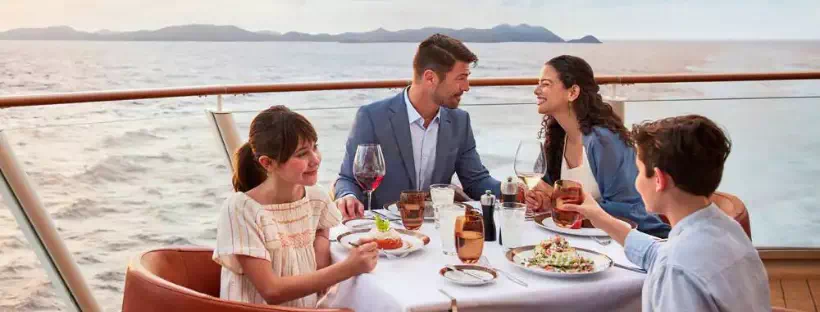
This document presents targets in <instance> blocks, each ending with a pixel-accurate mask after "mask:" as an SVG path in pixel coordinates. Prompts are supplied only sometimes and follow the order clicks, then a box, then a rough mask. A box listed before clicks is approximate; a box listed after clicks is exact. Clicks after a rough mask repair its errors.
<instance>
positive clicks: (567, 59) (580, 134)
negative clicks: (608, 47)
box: [526, 55, 670, 238]
mask: <svg viewBox="0 0 820 312" xmlns="http://www.w3.org/2000/svg"><path fill="white" fill-rule="evenodd" d="M598 90H599V87H598V84H597V83H595V77H594V75H593V72H592V67H590V66H589V64H588V63H587V62H586V61H584V60H583V59H582V58H579V57H576V56H571V55H561V56H558V57H555V58H553V59H551V60H549V62H547V63H546V64H545V65H544V67H543V69H542V70H541V77H540V79H539V82H538V86H537V87H536V88H535V92H534V93H535V96H536V97H537V98H538V113H539V114H544V121H543V122H542V125H543V127H542V129H541V131H540V133H539V137H542V138H545V142H544V154H545V155H546V159H547V174H546V175H545V176H544V179H543V181H541V182H539V184H538V185H537V186H536V187H535V188H534V189H533V191H531V192H528V193H527V199H526V202H527V206H528V207H529V208H530V209H533V210H548V209H550V208H551V203H550V202H551V200H550V199H551V197H550V196H551V195H552V186H551V185H552V184H553V183H554V182H555V181H557V180H560V179H566V180H574V181H578V182H581V184H582V185H583V187H584V191H586V192H589V193H590V194H591V195H592V197H593V198H595V200H596V201H597V202H598V203H599V204H600V205H601V207H603V209H604V210H605V211H606V212H607V213H609V214H611V215H613V216H616V217H623V218H626V219H629V220H632V221H635V222H636V223H637V224H638V230H640V231H642V232H645V233H648V234H651V235H654V236H657V237H661V238H665V237H666V236H667V235H668V234H669V229H670V227H669V225H667V224H665V223H663V222H662V221H661V219H660V218H658V216H655V215H650V214H648V213H647V212H646V208H645V207H644V203H643V200H641V196H640V195H639V194H638V191H637V190H636V189H635V176H636V175H637V174H638V169H637V167H636V165H635V150H634V146H633V141H632V138H631V137H630V134H629V131H628V130H627V129H626V127H625V126H624V122H623V119H621V117H619V116H618V115H616V114H615V112H614V111H613V110H612V107H610V106H609V104H607V103H604V101H603V99H602V98H601V95H600V94H599V93H598Z"/></svg>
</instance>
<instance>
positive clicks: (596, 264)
mask: <svg viewBox="0 0 820 312" xmlns="http://www.w3.org/2000/svg"><path fill="white" fill-rule="evenodd" d="M506 258H507V260H508V261H510V262H512V263H513V264H514V265H515V266H517V267H518V268H520V269H522V270H524V271H527V272H530V273H534V274H537V275H543V276H549V277H561V278H567V277H581V276H590V275H595V274H598V273H601V272H604V271H606V270H608V269H609V268H611V267H612V265H613V262H612V258H610V257H609V256H607V255H605V254H603V253H600V252H597V251H593V250H589V249H584V248H577V247H573V246H570V244H569V242H568V241H567V240H566V239H565V238H564V237H561V236H557V235H556V236H554V237H552V238H549V239H545V240H543V241H541V242H540V243H539V244H537V245H528V246H521V247H516V248H512V249H510V250H509V251H507V253H506Z"/></svg>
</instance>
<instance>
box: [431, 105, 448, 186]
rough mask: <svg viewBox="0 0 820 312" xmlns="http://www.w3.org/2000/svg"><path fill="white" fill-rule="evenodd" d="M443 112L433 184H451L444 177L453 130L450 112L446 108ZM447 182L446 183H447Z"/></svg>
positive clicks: (439, 125) (442, 108)
mask: <svg viewBox="0 0 820 312" xmlns="http://www.w3.org/2000/svg"><path fill="white" fill-rule="evenodd" d="M439 110H441V117H440V118H441V119H440V120H439V124H438V139H437V140H436V162H435V167H433V177H432V178H433V181H431V184H432V183H450V180H449V179H445V178H446V177H442V175H443V174H444V173H445V172H447V170H445V169H444V164H445V162H444V161H445V160H446V158H447V155H448V154H449V147H450V140H451V139H452V135H451V133H452V129H451V127H450V126H451V125H450V110H449V109H446V108H444V107H441V108H439ZM445 180H446V181H445Z"/></svg>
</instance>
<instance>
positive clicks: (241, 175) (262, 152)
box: [233, 105, 318, 192]
mask: <svg viewBox="0 0 820 312" xmlns="http://www.w3.org/2000/svg"><path fill="white" fill-rule="evenodd" d="M317 139H318V136H317V135H316V130H315V129H314V128H313V125H312V124H311V123H310V121H308V120H307V118H305V117H304V116H302V115H300V114H298V113H296V112H294V111H291V110H290V109H288V108H287V107H285V106H284V105H277V106H272V107H270V108H268V109H266V110H263V111H262V112H260V113H259V115H256V117H254V118H253V121H252V122H251V127H250V132H249V134H248V142H247V143H245V144H243V145H242V147H240V148H239V149H238V150H236V153H235V154H234V159H235V162H234V175H233V188H234V190H236V191H237V192H247V191H250V190H251V189H253V188H254V187H257V186H258V185H259V184H262V182H264V181H265V179H267V177H268V176H267V173H266V172H265V170H264V169H263V168H262V166H261V165H260V164H259V157H262V156H268V157H270V158H271V159H273V160H274V161H276V162H277V163H280V164H281V163H284V162H286V161H288V159H290V157H291V156H292V155H293V153H294V152H296V149H297V148H299V144H300V143H302V142H316V141H317Z"/></svg>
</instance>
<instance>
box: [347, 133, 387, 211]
mask: <svg viewBox="0 0 820 312" xmlns="http://www.w3.org/2000/svg"><path fill="white" fill-rule="evenodd" d="M384 174H385V165H384V155H382V146H381V145H379V144H359V146H357V147H356V156H354V157H353V175H354V176H355V177H356V182H358V183H359V186H361V187H362V190H364V191H365V192H367V210H371V209H372V204H373V190H375V189H376V188H377V187H379V184H381V183H382V179H384Z"/></svg>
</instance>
